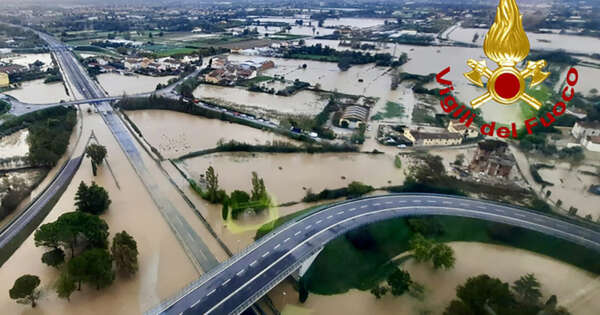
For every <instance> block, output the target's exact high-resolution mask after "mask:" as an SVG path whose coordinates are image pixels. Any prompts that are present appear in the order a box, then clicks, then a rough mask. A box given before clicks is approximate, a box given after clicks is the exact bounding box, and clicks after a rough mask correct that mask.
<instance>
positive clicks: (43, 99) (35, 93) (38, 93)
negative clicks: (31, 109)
mask: <svg viewBox="0 0 600 315" xmlns="http://www.w3.org/2000/svg"><path fill="white" fill-rule="evenodd" d="M4 94H8V95H10V96H12V97H14V98H16V99H18V100H19V101H21V102H24V103H30V104H47V103H58V102H60V101H61V100H70V99H71V97H70V96H69V95H67V92H66V91H65V86H64V85H63V83H62V82H53V83H44V79H39V80H33V81H26V82H23V83H21V86H20V87H19V88H17V89H15V90H10V91H8V92H4Z"/></svg>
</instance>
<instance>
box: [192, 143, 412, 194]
mask: <svg viewBox="0 0 600 315" xmlns="http://www.w3.org/2000/svg"><path fill="white" fill-rule="evenodd" d="M182 164H183V167H184V168H185V169H186V170H187V171H188V173H189V174H191V175H192V176H193V177H194V178H199V177H200V174H204V172H205V171H206V169H207V168H208V167H209V166H212V167H214V168H215V171H216V172H217V173H218V174H219V184H220V186H221V187H222V188H223V189H225V190H226V191H228V192H232V191H233V190H236V189H241V190H246V191H249V190H250V188H251V183H250V178H251V176H252V172H257V173H258V175H259V176H261V177H263V178H264V181H265V185H266V186H267V190H268V192H269V194H270V195H271V196H272V197H273V199H274V200H275V201H276V202H275V203H276V204H281V203H285V202H290V201H300V200H301V199H302V198H303V197H304V196H305V195H306V192H307V190H308V189H311V190H312V191H313V192H315V193H318V192H320V191H321V190H323V189H325V188H341V187H345V186H347V185H348V184H350V183H351V182H352V181H360V182H363V183H365V184H368V185H372V186H374V187H382V186H389V185H401V184H402V183H404V179H405V177H406V176H405V174H404V170H403V169H398V168H396V167H395V165H394V159H393V157H391V156H388V155H383V154H382V155H370V154H363V153H348V154H343V155H341V154H266V153H264V154H258V153H256V154H253V153H217V154H211V155H206V156H201V157H196V158H192V159H187V160H185V161H184V162H183V163H182Z"/></svg>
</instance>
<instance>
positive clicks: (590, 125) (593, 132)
mask: <svg viewBox="0 0 600 315" xmlns="http://www.w3.org/2000/svg"><path fill="white" fill-rule="evenodd" d="M571 134H572V135H573V137H575V138H577V139H585V138H587V137H589V136H600V122H599V121H578V122H576V123H575V125H574V126H573V128H572V129H571Z"/></svg>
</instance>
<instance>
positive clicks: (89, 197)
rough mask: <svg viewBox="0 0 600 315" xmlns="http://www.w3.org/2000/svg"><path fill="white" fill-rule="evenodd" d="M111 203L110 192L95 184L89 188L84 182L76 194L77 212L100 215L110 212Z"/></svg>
mask: <svg viewBox="0 0 600 315" xmlns="http://www.w3.org/2000/svg"><path fill="white" fill-rule="evenodd" d="M110 203H111V200H110V198H109V197H108V192H107V191H106V190H105V189H104V187H102V186H99V185H97V184H96V183H95V182H92V184H91V185H90V186H88V185H86V184H85V183H84V182H83V181H82V182H81V183H80V184H79V187H78V188H77V193H75V206H76V207H77V211H81V212H86V213H89V214H95V215H100V214H103V213H104V212H105V211H106V210H108V207H109V206H110Z"/></svg>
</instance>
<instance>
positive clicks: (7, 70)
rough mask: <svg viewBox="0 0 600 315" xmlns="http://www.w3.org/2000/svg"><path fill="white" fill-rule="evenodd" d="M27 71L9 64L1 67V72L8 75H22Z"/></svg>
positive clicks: (25, 68) (24, 68) (22, 67)
mask: <svg viewBox="0 0 600 315" xmlns="http://www.w3.org/2000/svg"><path fill="white" fill-rule="evenodd" d="M25 71H27V67H25V66H21V65H15V64H8V65H3V66H0V72H4V73H6V74H8V75H11V74H15V73H21V72H25Z"/></svg>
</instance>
